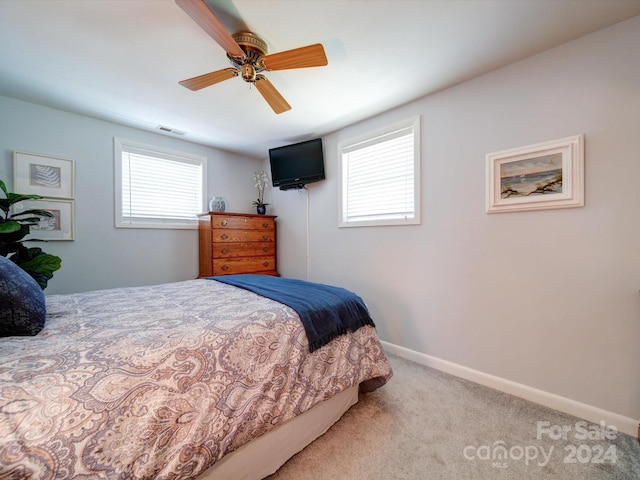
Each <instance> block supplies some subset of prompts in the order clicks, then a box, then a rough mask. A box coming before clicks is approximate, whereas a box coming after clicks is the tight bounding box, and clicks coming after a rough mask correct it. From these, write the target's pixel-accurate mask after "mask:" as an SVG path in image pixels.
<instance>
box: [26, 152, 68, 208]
mask: <svg viewBox="0 0 640 480" xmlns="http://www.w3.org/2000/svg"><path fill="white" fill-rule="evenodd" d="M13 190H14V191H15V192H17V193H25V194H33V195H40V196H41V197H53V198H73V196H74V163H73V160H68V159H66V158H57V157H47V156H44V155H38V154H35V153H25V152H14V154H13Z"/></svg>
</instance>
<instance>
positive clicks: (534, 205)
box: [486, 135, 584, 213]
mask: <svg viewBox="0 0 640 480" xmlns="http://www.w3.org/2000/svg"><path fill="white" fill-rule="evenodd" d="M486 162H487V163H486V170H487V171H486V173H487V186H486V189H487V191H486V196H487V197H486V209H487V213H498V212H514V211H521V210H546V209H553V208H573V207H582V206H584V138H583V136H582V135H574V136H572V137H566V138H561V139H558V140H552V141H549V142H543V143H538V144H535V145H528V146H526V147H519V148H514V149H511V150H504V151H501V152H495V153H490V154H488V155H487V158H486Z"/></svg>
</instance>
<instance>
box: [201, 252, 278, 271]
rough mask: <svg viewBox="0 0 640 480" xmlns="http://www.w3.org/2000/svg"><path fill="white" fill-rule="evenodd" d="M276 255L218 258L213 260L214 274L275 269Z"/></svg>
mask: <svg viewBox="0 0 640 480" xmlns="http://www.w3.org/2000/svg"><path fill="white" fill-rule="evenodd" d="M275 269H276V259H275V257H274V256H266V257H245V258H226V259H216V260H214V262H213V274H214V275H230V274H234V273H254V272H266V271H275Z"/></svg>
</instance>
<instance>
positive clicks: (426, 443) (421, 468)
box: [268, 355, 640, 480]
mask: <svg viewBox="0 0 640 480" xmlns="http://www.w3.org/2000/svg"><path fill="white" fill-rule="evenodd" d="M389 359H390V361H391V364H392V367H393V370H394V377H393V378H392V379H391V381H390V382H389V383H388V384H387V385H385V386H384V387H382V388H381V389H378V390H376V391H375V392H373V393H369V394H365V395H361V397H360V401H359V402H358V403H357V404H356V405H355V406H353V407H352V408H351V409H350V410H349V411H348V412H347V413H346V414H345V415H344V416H343V417H342V419H341V420H340V421H338V422H337V423H336V424H335V425H334V426H333V427H332V428H331V429H330V430H329V431H328V432H327V433H325V434H324V435H323V436H322V437H320V438H319V439H317V440H316V441H315V442H313V443H312V444H311V445H309V446H308V447H307V448H305V449H304V450H303V451H302V452H300V453H299V454H297V455H296V456H295V457H293V458H292V459H291V460H289V462H287V463H286V464H285V465H283V466H282V467H281V468H280V470H278V471H277V472H276V473H275V474H273V475H271V476H269V477H268V479H269V480H339V479H350V480H360V479H362V480H378V479H380V480H382V479H385V480H395V479H398V480H400V479H407V480H414V479H434V480H440V479H442V480H445V479H446V480H464V479H518V480H528V479H532V480H533V479H535V480H545V479H562V480H565V479H567V480H574V479H575V480H578V479H579V480H637V479H640V444H639V443H638V440H637V439H635V438H633V437H631V436H629V435H625V434H621V433H615V432H613V431H611V430H609V429H602V428H600V426H597V425H593V424H588V423H586V422H582V421H581V420H580V419H578V418H575V417H572V416H570V415H566V414H563V413H560V412H557V411H555V410H551V409H548V408H545V407H542V406H539V405H537V404H534V403H531V402H529V401H526V400H523V399H520V398H517V397H514V396H511V395H508V394H505V393H502V392H498V391H496V390H493V389H491V388H487V387H484V386H481V385H478V384H475V383H473V382H469V381H467V380H463V379H460V378H457V377H454V376H451V375H448V374H445V373H442V372H440V371H437V370H434V369H431V368H428V367H424V366H421V365H418V364H415V363H413V362H409V361H407V360H404V359H402V358H399V357H397V356H393V355H390V356H389ZM583 437H586V438H583ZM606 437H609V438H606Z"/></svg>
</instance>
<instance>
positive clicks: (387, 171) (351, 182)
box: [340, 119, 419, 226]
mask: <svg viewBox="0 0 640 480" xmlns="http://www.w3.org/2000/svg"><path fill="white" fill-rule="evenodd" d="M418 137H419V123H418V121H417V119H412V120H411V122H404V124H403V125H396V126H394V127H392V128H390V129H387V130H386V131H383V132H377V133H376V134H373V135H370V136H369V137H368V138H365V139H361V140H359V141H357V142H351V143H349V144H345V145H343V146H342V148H341V154H342V162H341V168H342V185H341V186H342V202H341V210H342V212H341V223H340V225H341V226H363V225H399V224H415V223H419V211H418V209H419V206H418V199H419V191H418V190H419V183H418V181H419V156H418V155H419V154H418V152H419V148H417V145H418Z"/></svg>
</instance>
